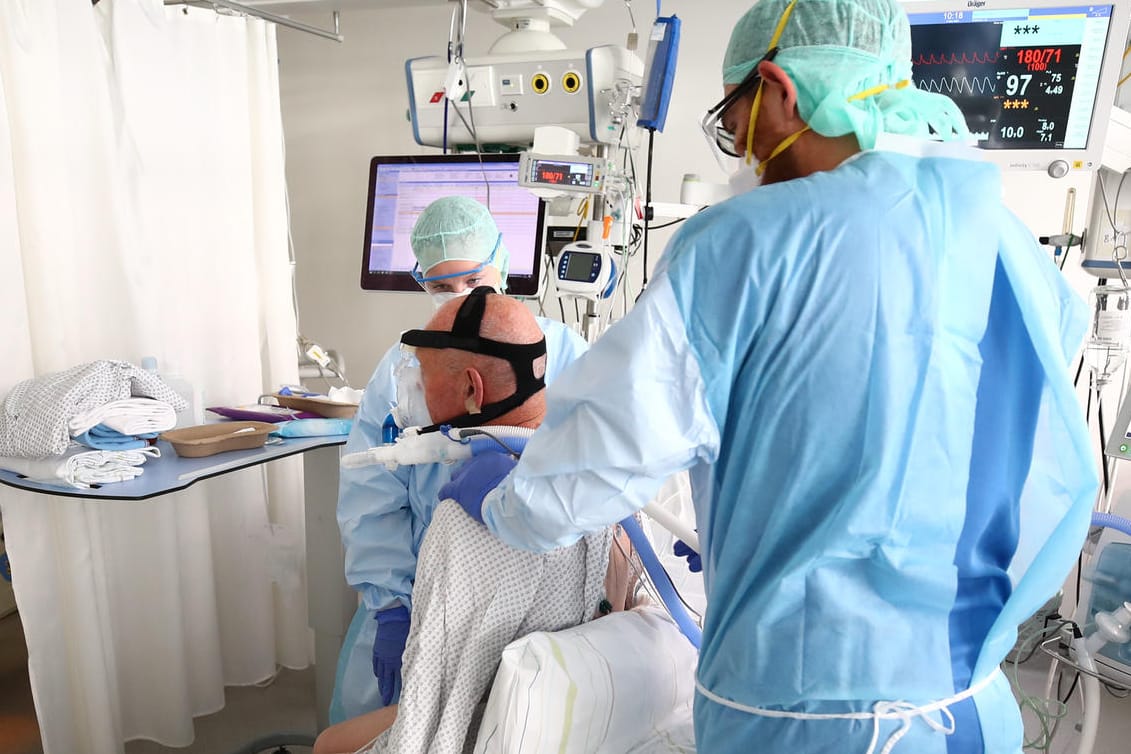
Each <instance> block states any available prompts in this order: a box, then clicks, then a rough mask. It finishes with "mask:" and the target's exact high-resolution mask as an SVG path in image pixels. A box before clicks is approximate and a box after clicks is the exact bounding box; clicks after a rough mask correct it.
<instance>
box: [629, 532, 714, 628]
mask: <svg viewBox="0 0 1131 754" xmlns="http://www.w3.org/2000/svg"><path fill="white" fill-rule="evenodd" d="M620 526H621V528H622V529H624V531H625V533H626V534H628V538H629V539H630V540H631V541H632V545H633V546H634V547H635V548H636V554H637V555H639V556H640V562H641V563H643V564H644V570H646V571H647V572H648V576H649V577H650V578H651V579H652V583H653V584H654V585H655V587H656V591H657V592H659V594H660V599H661V600H662V601H663V603H664V607H666V608H667V609H668V613H669V614H670V615H671V616H672V620H674V621H675V624H676V625H677V626H678V627H679V631H680V633H682V634H683V635H684V636H686V637H687V640H688V641H689V642H691V646H693V647H695V648H696V649H699V645H700V644H701V643H702V642H703V631H702V630H701V629H700V628H699V626H697V625H695V621H693V620H691V616H690V615H688V614H687V608H685V607H684V606H683V602H682V601H681V600H680V599H679V595H678V594H676V591H675V587H674V586H672V581H671V578H669V577H668V572H667V571H665V570H664V567H663V566H662V565H661V564H660V559H659V558H657V557H656V551H655V550H653V549H652V543H651V542H649V541H648V538H647V537H646V536H644V530H643V529H641V528H640V524H639V522H637V520H636V519H635V518H633V517H632V516H629V517H628V518H626V519H625V520H623V521H621V522H620Z"/></svg>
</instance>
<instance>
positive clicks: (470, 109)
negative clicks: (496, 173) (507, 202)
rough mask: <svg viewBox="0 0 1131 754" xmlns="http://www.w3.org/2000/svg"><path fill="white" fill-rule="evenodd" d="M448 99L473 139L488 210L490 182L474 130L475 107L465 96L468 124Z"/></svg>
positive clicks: (453, 103) (489, 205)
mask: <svg viewBox="0 0 1131 754" xmlns="http://www.w3.org/2000/svg"><path fill="white" fill-rule="evenodd" d="M448 101H449V102H451V105H452V110H454V111H455V114H456V115H458V116H459V119H460V122H461V123H463V127H464V128H466V129H467V132H468V133H469V134H471V138H472V139H474V140H475V154H476V156H477V157H478V158H479V171H480V173H481V174H482V175H483V186H484V187H485V188H486V189H487V202H486V204H487V209H488V210H490V209H491V182H490V181H488V180H487V168H486V166H485V165H484V164H483V147H482V145H480V143H479V133H478V132H477V131H476V130H475V108H473V107H472V106H471V97H470V96H468V98H467V112H468V115H469V116H470V117H471V123H470V124H468V122H467V118H465V117H463V113H461V112H460V111H459V105H457V104H456V103H455V102H452V101H451V100H448Z"/></svg>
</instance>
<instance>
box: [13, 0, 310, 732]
mask: <svg viewBox="0 0 1131 754" xmlns="http://www.w3.org/2000/svg"><path fill="white" fill-rule="evenodd" d="M283 167H284V166H283V136H282V125H281V116H280V109H279V85H278V72H277V56H276V47H275V35H274V28H273V27H271V26H270V25H267V24H265V23H263V22H260V21H256V20H252V19H244V18H240V17H233V16H224V15H218V14H216V13H214V12H212V11H210V10H197V9H182V8H176V9H173V8H169V9H166V8H165V7H164V5H163V3H162V2H161V0H114V1H113V2H103V3H99V4H98V5H97V6H94V7H92V6H91V3H89V2H82V1H80V0H5V1H4V2H2V3H0V268H2V269H3V274H0V322H2V323H3V325H2V327H3V337H2V338H0V396H2V395H3V394H6V393H7V392H8V390H9V389H10V388H11V387H12V386H13V385H14V384H15V383H16V382H18V381H20V380H22V379H25V378H27V377H30V376H32V375H36V374H45V373H49V372H54V371H58V370H62V369H65V368H67V367H70V366H72V365H75V364H78V363H82V362H85V361H90V360H94V359H100V358H122V359H126V360H129V361H133V362H135V363H136V362H137V361H139V360H140V359H141V358H142V357H143V356H146V355H154V356H156V357H157V358H158V362H159V365H160V366H162V367H164V368H167V369H169V370H171V371H173V370H175V371H177V372H179V373H181V374H182V375H184V376H185V377H186V378H187V379H188V380H189V381H190V382H192V383H194V384H195V385H196V386H197V387H200V388H202V389H203V391H204V393H205V396H206V401H207V402H208V403H207V404H206V405H214V404H215V403H230V402H234V401H244V400H249V399H254V397H255V396H256V395H258V394H259V393H260V392H263V391H265V390H266V389H267V388H269V387H271V386H274V385H278V384H279V383H283V382H293V381H296V380H297V366H296V358H295V348H294V336H295V319H294V311H293V306H292V296H291V286H290V274H291V270H290V263H289V258H288V250H287V214H286V200H285V190H284V170H283ZM301 473H302V471H301V464H300V462H299V461H297V460H290V459H288V460H285V461H280V462H276V463H273V464H270V465H269V466H268V467H260V468H259V469H252V470H248V471H243V472H239V473H236V474H231V475H227V476H225V477H222V478H218V479H214V480H210V481H208V482H204V483H201V484H198V485H197V486H195V487H193V488H191V489H190V490H188V491H186V492H184V493H179V494H177V495H172V496H167V497H164V498H160V499H156V500H150V501H145V502H135V503H111V502H105V501H93V502H84V501H80V500H76V499H69V498H48V497H42V496H31V495H28V494H24V493H17V492H14V491H12V490H11V489H9V488H2V489H0V512H2V515H3V517H4V530H5V535H6V539H7V542H6V545H7V549H8V553H9V555H10V557H11V561H12V570H13V576H14V586H15V591H16V600H17V605H18V607H19V610H20V616H21V620H22V621H23V623H24V628H25V633H26V636H27V642H28V651H29V670H30V674H31V680H32V689H33V694H34V696H35V702H36V709H37V713H38V717H39V721H40V726H41V729H42V735H43V742H44V749H45V751H46V752H47V754H70V753H71V752H80V751H82V752H121V751H122V750H123V741H125V740H128V739H132V738H137V737H144V738H151V739H155V740H157V741H159V742H161V743H163V744H166V745H171V746H184V745H187V744H189V743H190V742H191V740H192V737H193V728H192V717H193V716H194V715H200V714H205V713H209V712H213V711H215V710H217V709H219V708H220V707H222V706H223V704H224V696H223V687H224V685H228V684H251V683H256V682H260V681H263V680H265V679H267V678H269V677H271V676H272V674H274V673H275V672H276V670H277V668H278V667H279V666H287V667H296V668H297V667H305V666H306V665H308V664H309V662H310V641H309V632H308V629H307V616H306V600H305V575H304V568H305V564H304V561H303V557H304V556H303V552H304V548H303V544H304V532H303V511H302V497H301V496H302V480H301Z"/></svg>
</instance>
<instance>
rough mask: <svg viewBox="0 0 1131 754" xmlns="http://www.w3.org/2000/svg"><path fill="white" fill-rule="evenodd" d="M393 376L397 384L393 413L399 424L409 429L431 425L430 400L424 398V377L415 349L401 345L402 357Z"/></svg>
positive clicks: (402, 427)
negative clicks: (421, 373)
mask: <svg viewBox="0 0 1131 754" xmlns="http://www.w3.org/2000/svg"><path fill="white" fill-rule="evenodd" d="M393 378H394V379H395V381H396V385H397V403H396V405H395V406H393V410H392V412H391V413H392V415H393V421H395V422H396V423H397V426H398V427H400V428H401V429H407V428H408V427H427V426H429V425H431V424H432V417H431V415H430V414H429V413H428V402H427V401H426V400H425V399H424V379H423V377H421V375H420V362H419V361H417V359H416V355H415V353H414V349H412V348H408V347H405V346H403V345H402V346H401V359H400V361H398V362H397V365H396V367H394V368H393Z"/></svg>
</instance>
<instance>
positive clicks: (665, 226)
mask: <svg viewBox="0 0 1131 754" xmlns="http://www.w3.org/2000/svg"><path fill="white" fill-rule="evenodd" d="M686 219H687V218H686V217H680V218H678V219H676V220H672V221H671V222H666V223H663V224H662V225H653V226H652V228H651V230H663V229H664V228H670V227H672V226H673V225H679V224H680V223H681V222H683V221H684V220H686Z"/></svg>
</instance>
